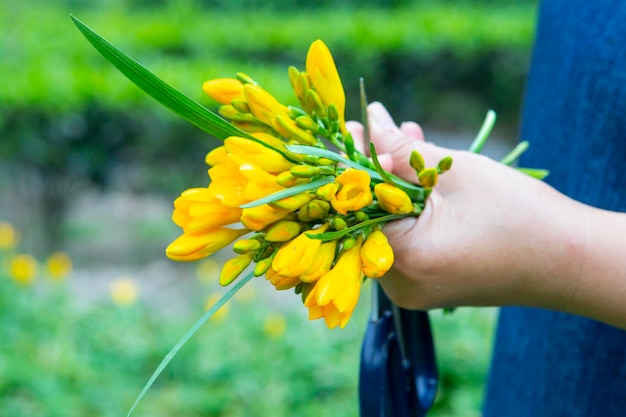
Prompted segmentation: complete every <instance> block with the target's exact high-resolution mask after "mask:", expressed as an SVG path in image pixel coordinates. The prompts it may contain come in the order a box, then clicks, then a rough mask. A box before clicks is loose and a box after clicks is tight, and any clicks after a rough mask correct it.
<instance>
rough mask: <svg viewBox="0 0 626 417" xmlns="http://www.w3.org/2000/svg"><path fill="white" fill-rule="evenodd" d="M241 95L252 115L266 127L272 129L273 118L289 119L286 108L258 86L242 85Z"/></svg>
mask: <svg viewBox="0 0 626 417" xmlns="http://www.w3.org/2000/svg"><path fill="white" fill-rule="evenodd" d="M243 93H244V94H245V96H246V101H247V102H248V106H249V107H250V111H251V112H252V114H253V115H254V116H255V117H256V118H258V119H259V120H260V121H262V122H263V123H265V124H266V125H268V126H272V127H273V125H272V123H273V121H274V118H275V117H277V116H278V115H283V116H285V117H287V118H288V117H289V110H288V109H287V106H285V105H283V104H281V103H279V102H278V100H276V99H275V98H274V96H273V95H271V94H270V93H268V92H267V91H265V90H264V89H262V88H261V87H259V86H258V85H254V84H246V85H244V86H243Z"/></svg>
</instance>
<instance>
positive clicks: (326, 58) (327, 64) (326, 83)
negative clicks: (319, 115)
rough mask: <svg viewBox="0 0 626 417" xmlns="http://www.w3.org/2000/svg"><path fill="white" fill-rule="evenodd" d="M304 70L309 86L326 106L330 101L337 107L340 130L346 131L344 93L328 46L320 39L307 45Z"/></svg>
mask: <svg viewBox="0 0 626 417" xmlns="http://www.w3.org/2000/svg"><path fill="white" fill-rule="evenodd" d="M306 72H307V74H308V76H309V80H310V82H311V86H312V87H313V88H314V89H315V91H316V92H317V93H318V94H319V95H320V97H321V98H322V101H323V102H324V104H325V105H326V106H328V105H330V104H331V103H332V104H334V105H335V106H336V107H337V111H338V113H339V125H340V127H341V131H342V132H345V131H346V124H345V107H346V95H345V93H344V90H343V85H342V83H341V78H339V73H338V72H337V67H336V66H335V61H334V60H333V56H332V55H331V53H330V51H329V50H328V47H327V46H326V44H325V43H324V42H322V41H321V40H316V41H315V42H313V43H312V44H311V46H310V47H309V52H308V53H307V57H306Z"/></svg>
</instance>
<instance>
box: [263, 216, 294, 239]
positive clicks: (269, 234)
mask: <svg viewBox="0 0 626 417" xmlns="http://www.w3.org/2000/svg"><path fill="white" fill-rule="evenodd" d="M301 231H302V224H301V223H299V222H294V221H290V220H279V221H277V222H276V223H274V224H273V225H271V226H270V227H269V228H268V229H267V231H266V232H265V240H266V241H268V242H287V241H288V240H291V239H293V238H294V237H296V236H298V234H300V232H301Z"/></svg>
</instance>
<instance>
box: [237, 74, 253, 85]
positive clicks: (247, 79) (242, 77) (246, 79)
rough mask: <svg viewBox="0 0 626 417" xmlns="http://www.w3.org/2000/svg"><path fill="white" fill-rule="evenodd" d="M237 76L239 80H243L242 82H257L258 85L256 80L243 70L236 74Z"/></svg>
mask: <svg viewBox="0 0 626 417" xmlns="http://www.w3.org/2000/svg"><path fill="white" fill-rule="evenodd" d="M235 76H236V77H237V79H238V80H239V82H241V84H255V85H256V81H254V80H253V79H252V77H250V76H249V75H247V74H244V73H243V72H238V73H237V74H235Z"/></svg>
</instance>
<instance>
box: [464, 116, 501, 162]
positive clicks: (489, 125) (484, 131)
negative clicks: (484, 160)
mask: <svg viewBox="0 0 626 417" xmlns="http://www.w3.org/2000/svg"><path fill="white" fill-rule="evenodd" d="M495 123H496V112H495V111H493V110H489V111H488V112H487V115H486V116H485V120H484V121H483V125H482V126H481V128H480V130H479V131H478V134H477V135H476V138H475V139H474V141H473V142H472V144H471V145H470V147H469V151H470V152H473V153H480V151H482V149H483V146H485V143H486V142H487V138H489V134H490V133H491V130H492V129H493V125H494V124H495Z"/></svg>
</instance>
